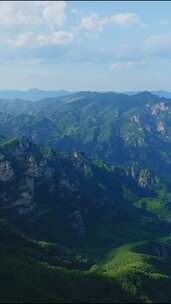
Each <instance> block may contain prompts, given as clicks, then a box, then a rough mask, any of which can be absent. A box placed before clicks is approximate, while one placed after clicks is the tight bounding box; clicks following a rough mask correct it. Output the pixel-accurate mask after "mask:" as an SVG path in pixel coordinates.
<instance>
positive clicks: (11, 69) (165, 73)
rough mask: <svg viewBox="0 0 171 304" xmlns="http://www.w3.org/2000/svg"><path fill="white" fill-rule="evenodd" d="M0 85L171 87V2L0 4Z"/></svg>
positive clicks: (103, 89) (48, 87) (168, 88)
mask: <svg viewBox="0 0 171 304" xmlns="http://www.w3.org/2000/svg"><path fill="white" fill-rule="evenodd" d="M0 69H1V73H0V89H29V88H35V87H37V88H41V89H55V90H58V89H67V90H99V91H107V90H112V91H127V90H159V89H165V90H171V85H170V79H171V2H169V1H168V2H167V1H115V2H114V1H99V2H98V1H66V2H65V1H26V2H24V1H0Z"/></svg>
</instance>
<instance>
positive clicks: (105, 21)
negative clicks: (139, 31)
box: [81, 13, 142, 31]
mask: <svg viewBox="0 0 171 304" xmlns="http://www.w3.org/2000/svg"><path fill="white" fill-rule="evenodd" d="M112 24H116V25H119V26H130V25H133V24H142V22H141V19H140V17H139V16H138V15H137V14H135V13H122V14H115V15H111V16H104V17H100V16H98V15H97V14H91V15H89V16H84V17H83V18H82V19H81V28H84V29H85V30H87V31H102V30H103V28H104V27H105V26H106V25H112Z"/></svg>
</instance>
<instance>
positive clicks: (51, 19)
mask: <svg viewBox="0 0 171 304" xmlns="http://www.w3.org/2000/svg"><path fill="white" fill-rule="evenodd" d="M41 4H42V8H43V9H42V17H43V20H44V21H45V22H46V23H47V24H48V25H49V26H50V27H51V28H54V27H55V26H57V27H62V26H63V24H64V22H65V9H66V2H65V1H42V3H41Z"/></svg>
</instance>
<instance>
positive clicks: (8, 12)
mask: <svg viewBox="0 0 171 304" xmlns="http://www.w3.org/2000/svg"><path fill="white" fill-rule="evenodd" d="M65 9H66V2H65V1H0V25H1V26H4V27H12V26H16V25H26V24H31V25H35V24H42V23H45V24H46V25H47V26H49V27H50V28H54V27H62V25H63V24H64V22H65Z"/></svg>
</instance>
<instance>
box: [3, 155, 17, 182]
mask: <svg viewBox="0 0 171 304" xmlns="http://www.w3.org/2000/svg"><path fill="white" fill-rule="evenodd" d="M13 177H14V171H13V168H12V167H11V164H10V162H9V161H7V160H4V161H0V181H2V182H7V181H10V180H11V179H12V178H13Z"/></svg>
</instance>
